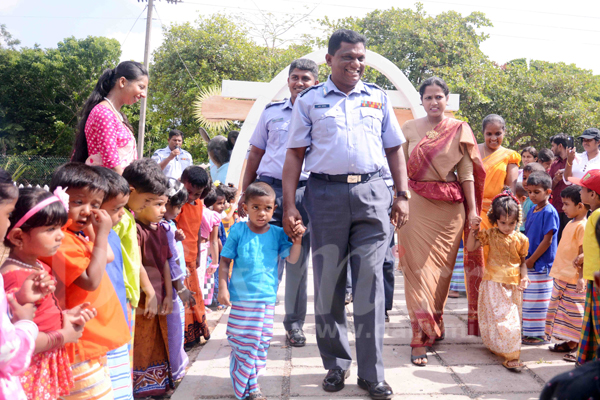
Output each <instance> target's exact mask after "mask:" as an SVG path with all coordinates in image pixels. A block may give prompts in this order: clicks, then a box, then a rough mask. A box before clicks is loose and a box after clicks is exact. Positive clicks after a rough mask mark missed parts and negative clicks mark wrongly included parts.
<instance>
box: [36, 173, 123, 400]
mask: <svg viewBox="0 0 600 400" xmlns="http://www.w3.org/2000/svg"><path fill="white" fill-rule="evenodd" d="M58 186H61V187H64V188H68V189H67V194H68V195H69V222H67V224H66V225H65V228H66V229H65V238H64V239H63V241H62V244H61V246H60V248H59V249H58V252H57V253H56V255H54V256H53V257H51V258H49V259H45V260H42V261H44V262H45V263H47V264H48V265H49V266H50V267H51V268H52V271H53V272H54V274H55V276H56V277H57V278H58V279H59V285H58V288H59V290H58V291H57V297H58V299H59V301H60V302H61V303H62V305H63V306H64V307H63V308H72V307H73V306H75V305H77V304H81V303H84V302H90V303H91V307H93V308H96V310H97V311H98V316H97V317H96V318H95V319H92V320H91V321H89V322H88V323H87V324H86V326H85V330H84V331H83V335H82V336H81V338H80V339H79V341H78V342H77V343H70V344H68V345H67V346H66V349H67V352H68V354H69V359H70V361H71V369H72V371H73V376H74V378H75V386H74V387H73V388H72V389H71V395H69V396H65V397H63V398H64V399H69V400H71V399H88V398H94V399H95V400H104V399H112V398H113V391H112V386H111V380H110V375H109V372H108V368H107V363H106V353H107V352H108V351H110V350H114V349H117V348H119V347H121V346H123V345H124V344H126V343H128V342H129V339H130V335H129V327H128V326H127V321H126V319H125V316H124V314H123V311H122V309H121V305H120V303H119V299H118V297H117V294H116V293H115V289H114V287H113V285H112V283H111V281H110V278H109V276H108V274H107V273H106V264H107V263H108V262H111V261H112V258H114V255H113V254H112V251H110V250H109V247H108V234H109V232H110V230H111V228H112V221H111V218H110V216H109V215H108V213H107V212H106V211H105V210H101V209H100V206H101V205H102V202H103V200H104V194H105V193H106V192H107V190H108V187H107V183H106V181H105V179H104V178H103V177H102V176H100V175H99V174H98V173H97V172H96V170H94V168H92V167H90V166H87V165H85V164H81V163H68V164H65V165H63V166H62V167H60V168H59V169H58V170H57V171H56V172H55V173H54V175H53V176H52V181H51V183H50V190H51V191H54V189H56V188H57V187H58ZM90 227H92V228H93V231H92V230H90V229H89V228H90ZM85 231H89V232H88V234H89V240H88V237H86V236H85V234H84V232H85Z"/></svg>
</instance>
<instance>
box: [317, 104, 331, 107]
mask: <svg viewBox="0 0 600 400" xmlns="http://www.w3.org/2000/svg"><path fill="white" fill-rule="evenodd" d="M315 108H329V104H315Z"/></svg>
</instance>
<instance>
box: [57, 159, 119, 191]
mask: <svg viewBox="0 0 600 400" xmlns="http://www.w3.org/2000/svg"><path fill="white" fill-rule="evenodd" d="M58 186H62V187H63V188H65V189H67V188H68V189H84V188H85V189H88V190H89V191H91V192H102V193H103V195H104V194H105V193H106V192H108V182H106V179H104V177H103V176H102V175H100V174H99V173H98V171H97V170H96V168H95V167H92V166H89V165H86V164H84V163H80V162H69V163H66V164H64V165H61V166H60V167H58V168H57V169H56V171H54V174H52V179H51V180H50V191H51V192H53V191H54V189H56V188H57V187H58Z"/></svg>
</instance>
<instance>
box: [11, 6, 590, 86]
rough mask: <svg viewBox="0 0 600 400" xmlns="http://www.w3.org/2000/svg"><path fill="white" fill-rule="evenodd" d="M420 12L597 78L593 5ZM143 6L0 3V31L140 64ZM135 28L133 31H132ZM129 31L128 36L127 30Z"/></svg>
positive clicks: (504, 51) (500, 48)
mask: <svg viewBox="0 0 600 400" xmlns="http://www.w3.org/2000/svg"><path fill="white" fill-rule="evenodd" d="M421 2H422V4H423V6H424V8H425V11H427V12H428V13H430V14H434V15H435V14H438V13H440V12H443V11H448V10H455V11H458V12H460V13H462V14H463V15H466V14H469V13H470V12H472V11H482V12H484V13H485V14H486V15H487V17H488V18H489V19H491V20H492V22H493V23H494V28H488V29H486V30H485V32H486V33H489V34H490V35H491V38H490V39H488V40H487V41H486V42H484V44H483V45H482V49H483V51H484V52H485V53H486V54H487V55H488V56H489V57H490V58H491V59H492V60H494V61H497V62H499V63H503V62H506V61H509V60H512V59H515V58H522V57H525V58H533V59H538V60H547V61H553V62H559V61H562V62H566V63H575V64H576V65H577V66H579V67H581V68H586V69H591V70H593V71H594V72H595V73H596V74H600V1H599V0H593V1H592V0H590V1H582V0H572V1H555V0H546V1H541V0H520V1H517V0H504V1H492V0H422V1H421ZM155 4H156V7H157V10H158V15H159V16H160V18H161V19H162V21H163V22H164V23H165V24H171V23H182V22H186V21H193V20H195V19H196V18H197V17H198V16H199V15H210V14H213V13H215V12H225V13H238V14H241V13H243V14H244V15H246V16H247V17H249V18H253V17H255V16H256V17H258V16H260V13H261V12H267V11H269V12H272V13H273V14H274V15H275V16H276V17H277V16H280V17H282V16H284V14H285V13H298V14H302V13H306V12H307V10H308V11H310V10H312V14H311V17H313V18H322V17H324V16H328V17H329V18H334V19H335V18H341V17H348V16H355V17H360V16H363V15H364V14H365V13H367V12H369V11H371V10H373V9H374V8H383V9H385V8H389V7H392V6H395V7H401V8H405V7H410V8H413V9H414V4H415V1H413V0H411V1H406V0H375V1H370V2H368V1H364V0H310V1H306V2H300V1H297V0H219V1H215V0H190V1H184V3H183V4H177V5H172V4H168V3H167V2H166V1H165V0H163V1H158V0H155ZM145 5H146V3H145V2H138V1H137V0H119V1H117V0H100V1H90V0H77V1H75V0H60V1H48V0H44V1H42V0H0V24H5V25H6V26H7V28H8V30H9V31H10V32H11V33H12V34H13V36H14V37H16V38H18V39H20V40H21V42H22V45H23V46H28V47H31V46H33V45H34V44H36V43H37V44H40V45H41V46H42V47H55V46H56V44H57V43H58V42H59V41H61V40H62V39H64V38H65V37H69V36H75V37H77V38H83V37H86V36H89V35H93V36H107V37H112V38H116V39H117V40H119V41H120V42H121V43H122V45H123V46H122V48H123V55H122V59H135V60H139V61H142V58H143V50H144V31H145V23H146V21H145V13H143V15H142V16H141V17H140V18H139V20H137V22H136V19H137V18H138V16H140V14H142V10H143V8H144V6H145ZM134 23H135V24H134ZM132 26H133V29H132ZM314 27H315V24H314V23H310V22H308V21H305V22H303V23H301V24H299V25H298V26H297V27H296V28H295V29H293V30H291V31H290V32H288V34H287V37H288V38H289V39H293V38H295V37H298V36H299V35H300V34H302V33H304V32H311V31H312V29H313V28H314ZM161 42H162V33H161V25H160V22H159V21H158V20H156V15H155V20H154V21H153V35H152V48H156V47H158V46H159V45H160V43H161Z"/></svg>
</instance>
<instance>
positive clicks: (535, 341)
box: [521, 336, 550, 346]
mask: <svg viewBox="0 0 600 400" xmlns="http://www.w3.org/2000/svg"><path fill="white" fill-rule="evenodd" d="M521 343H522V344H524V345H526V346H539V345H542V344H548V343H550V342H549V341H547V340H546V339H544V338H541V337H537V336H525V337H524V338H523V340H521Z"/></svg>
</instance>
